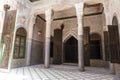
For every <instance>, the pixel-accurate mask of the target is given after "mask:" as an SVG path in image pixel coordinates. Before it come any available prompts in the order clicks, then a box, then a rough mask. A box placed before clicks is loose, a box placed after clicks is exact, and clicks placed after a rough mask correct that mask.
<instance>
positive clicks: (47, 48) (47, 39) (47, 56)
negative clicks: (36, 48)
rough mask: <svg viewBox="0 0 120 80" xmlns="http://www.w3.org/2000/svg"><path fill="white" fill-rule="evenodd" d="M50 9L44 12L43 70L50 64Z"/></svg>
mask: <svg viewBox="0 0 120 80" xmlns="http://www.w3.org/2000/svg"><path fill="white" fill-rule="evenodd" d="M51 13H52V11H51V8H50V9H48V10H46V11H45V19H46V35H45V68H49V66H50V65H49V64H50V34H51V33H50V32H51Z"/></svg>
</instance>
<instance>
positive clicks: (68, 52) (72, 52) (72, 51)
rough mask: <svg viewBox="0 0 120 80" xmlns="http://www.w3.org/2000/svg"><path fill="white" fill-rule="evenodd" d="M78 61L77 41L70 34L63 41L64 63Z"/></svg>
mask: <svg viewBox="0 0 120 80" xmlns="http://www.w3.org/2000/svg"><path fill="white" fill-rule="evenodd" d="M77 62H78V41H77V39H76V38H74V37H73V36H71V37H70V38H69V39H68V40H67V41H66V42H65V43H64V63H77Z"/></svg>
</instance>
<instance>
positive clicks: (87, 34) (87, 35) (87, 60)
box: [83, 27, 90, 66]
mask: <svg viewBox="0 0 120 80" xmlns="http://www.w3.org/2000/svg"><path fill="white" fill-rule="evenodd" d="M83 32H84V34H83V41H84V64H85V66H89V65H90V46H89V44H90V28H89V27H84V28H83Z"/></svg>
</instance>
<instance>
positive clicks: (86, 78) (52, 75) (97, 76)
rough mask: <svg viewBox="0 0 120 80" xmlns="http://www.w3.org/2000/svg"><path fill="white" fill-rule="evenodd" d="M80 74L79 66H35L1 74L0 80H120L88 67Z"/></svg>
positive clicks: (105, 72)
mask: <svg viewBox="0 0 120 80" xmlns="http://www.w3.org/2000/svg"><path fill="white" fill-rule="evenodd" d="M85 69H86V71H84V72H80V71H78V69H77V66H66V65H51V66H50V68H49V69H45V68H44V65H35V66H28V67H20V68H16V69H12V70H11V71H10V72H9V73H2V72H0V80H120V79H119V78H118V77H117V76H115V75H112V74H110V73H109V71H108V70H107V69H104V68H94V67H86V68H85Z"/></svg>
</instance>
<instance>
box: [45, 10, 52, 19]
mask: <svg viewBox="0 0 120 80" xmlns="http://www.w3.org/2000/svg"><path fill="white" fill-rule="evenodd" d="M45 19H46V21H51V20H52V9H51V8H49V9H47V10H46V11H45Z"/></svg>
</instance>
